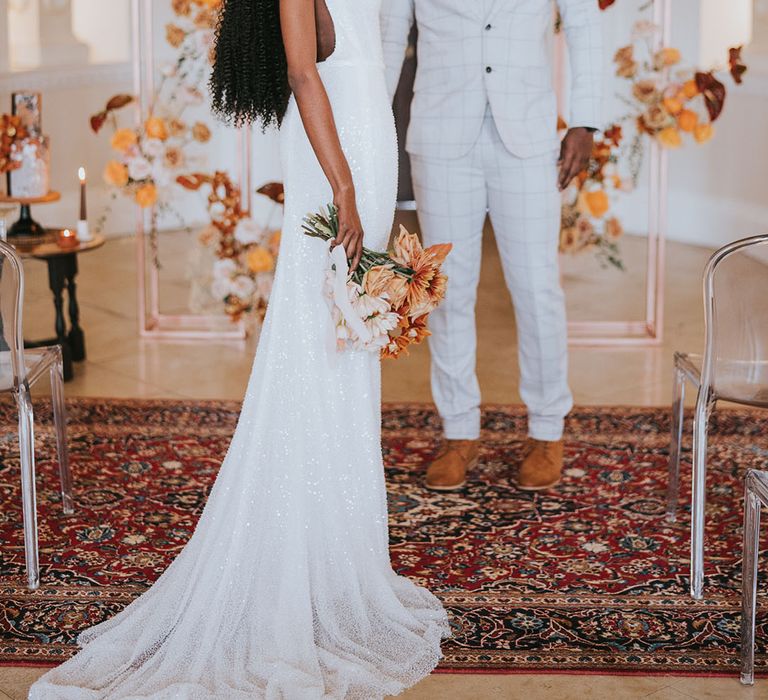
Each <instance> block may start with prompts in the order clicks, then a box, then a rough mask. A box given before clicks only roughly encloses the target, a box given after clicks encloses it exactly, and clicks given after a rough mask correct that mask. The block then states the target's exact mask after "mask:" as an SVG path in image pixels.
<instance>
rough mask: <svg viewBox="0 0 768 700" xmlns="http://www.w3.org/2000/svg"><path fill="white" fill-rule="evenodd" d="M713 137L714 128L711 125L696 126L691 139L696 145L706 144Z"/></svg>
mask: <svg viewBox="0 0 768 700" xmlns="http://www.w3.org/2000/svg"><path fill="white" fill-rule="evenodd" d="M714 135H715V127H713V126H712V124H697V125H696V128H695V129H694V130H693V138H695V139H696V142H697V143H706V142H707V141H709V140H710V139H711V138H712V137H713V136H714Z"/></svg>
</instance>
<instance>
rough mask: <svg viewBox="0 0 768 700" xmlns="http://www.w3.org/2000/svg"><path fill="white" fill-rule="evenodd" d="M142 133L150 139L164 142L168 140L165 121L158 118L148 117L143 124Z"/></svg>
mask: <svg viewBox="0 0 768 700" xmlns="http://www.w3.org/2000/svg"><path fill="white" fill-rule="evenodd" d="M144 131H146V132H147V136H148V137H149V138H151V139H160V140H161V141H165V140H166V139H167V138H168V127H167V126H166V124H165V119H161V118H160V117H150V118H149V119H147V121H146V123H145V124H144Z"/></svg>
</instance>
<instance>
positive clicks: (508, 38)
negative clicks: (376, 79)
mask: <svg viewBox="0 0 768 700" xmlns="http://www.w3.org/2000/svg"><path fill="white" fill-rule="evenodd" d="M556 2H557V6H558V7H559V9H560V13H561V16H562V26H563V30H564V31H565V34H566V40H567V43H568V48H569V55H570V63H571V74H572V80H571V93H570V115H564V116H565V117H566V119H567V121H568V122H569V124H570V125H571V126H588V127H594V128H599V127H601V126H602V119H601V111H602V82H603V81H602V65H603V63H602V61H603V55H602V31H601V24H600V10H599V8H598V5H597V0H556ZM414 18H415V20H416V23H417V25H418V30H419V41H418V70H417V75H416V84H415V95H414V99H413V105H412V110H411V124H410V128H409V131H408V140H407V144H406V146H407V149H408V152H409V153H411V154H416V155H422V156H429V157H439V158H449V159H450V158H459V157H461V156H463V155H466V154H467V153H468V152H469V150H470V149H471V148H472V146H473V144H474V143H475V141H476V139H477V136H478V134H479V133H480V129H481V127H482V123H483V118H484V116H485V111H486V105H487V104H489V103H490V106H491V110H492V113H493V117H494V120H495V122H496V126H497V128H498V130H499V133H500V134H501V137H502V140H503V142H504V144H505V146H506V147H507V148H508V149H509V151H510V152H511V153H513V154H514V155H516V156H519V157H521V158H527V157H532V156H536V155H540V154H543V153H546V152H548V151H551V150H553V149H556V148H557V145H558V141H557V133H556V130H557V129H556V124H557V106H556V97H555V91H554V88H553V84H552V75H553V67H552V51H551V46H552V42H551V36H552V32H553V23H554V4H553V0H383V5H382V17H381V19H382V38H383V44H384V60H385V63H386V67H387V86H388V88H389V91H390V95H392V94H394V91H395V89H396V87H397V83H398V80H399V76H400V72H401V69H402V64H403V60H404V56H405V50H406V46H407V40H408V34H409V32H410V28H411V26H412V25H413V21H414ZM568 116H570V119H568Z"/></svg>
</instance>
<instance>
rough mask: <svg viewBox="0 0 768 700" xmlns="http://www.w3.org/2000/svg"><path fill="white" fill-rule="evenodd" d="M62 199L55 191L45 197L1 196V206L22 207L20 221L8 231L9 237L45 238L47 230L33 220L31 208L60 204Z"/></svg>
mask: <svg viewBox="0 0 768 700" xmlns="http://www.w3.org/2000/svg"><path fill="white" fill-rule="evenodd" d="M60 199H61V194H59V193H58V192H53V191H51V192H49V193H48V194H46V195H44V196H43V197H13V196H10V197H9V196H8V195H3V194H0V204H18V205H19V206H20V207H21V211H20V213H19V220H18V221H17V222H16V223H15V224H13V225H12V226H11V228H10V229H9V230H8V237H9V238H34V237H35V236H44V235H45V231H46V230H45V228H44V227H43V226H41V225H40V224H38V223H37V222H36V221H35V220H34V219H33V218H32V211H31V209H30V207H31V206H32V205H33V204H50V203H51V202H58V201H59V200H60Z"/></svg>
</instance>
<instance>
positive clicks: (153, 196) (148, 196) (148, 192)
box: [136, 182, 157, 209]
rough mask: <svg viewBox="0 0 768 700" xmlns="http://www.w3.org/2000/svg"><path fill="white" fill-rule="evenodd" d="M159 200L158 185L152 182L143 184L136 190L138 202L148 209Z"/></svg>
mask: <svg viewBox="0 0 768 700" xmlns="http://www.w3.org/2000/svg"><path fill="white" fill-rule="evenodd" d="M156 202H157V187H155V186H154V185H153V184H152V183H151V182H148V183H147V184H146V185H142V186H141V187H139V189H137V190H136V204H138V205H139V206H140V207H141V208H142V209H148V208H149V207H151V206H154V205H155V203H156Z"/></svg>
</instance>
